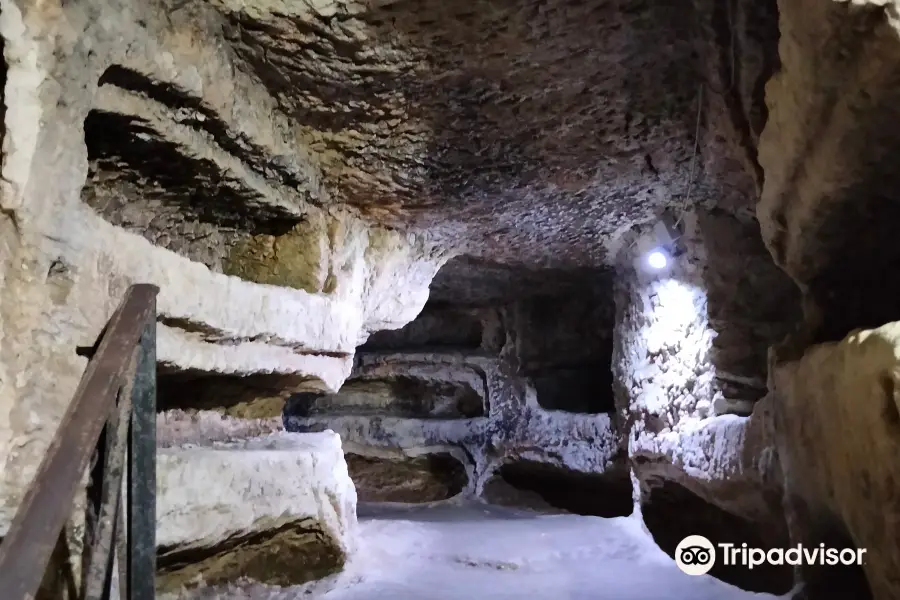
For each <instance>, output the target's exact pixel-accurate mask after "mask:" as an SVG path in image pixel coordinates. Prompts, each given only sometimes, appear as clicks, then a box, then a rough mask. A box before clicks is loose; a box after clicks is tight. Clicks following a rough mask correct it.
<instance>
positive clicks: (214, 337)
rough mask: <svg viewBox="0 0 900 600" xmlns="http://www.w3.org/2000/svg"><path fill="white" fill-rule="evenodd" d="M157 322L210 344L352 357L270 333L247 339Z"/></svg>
mask: <svg viewBox="0 0 900 600" xmlns="http://www.w3.org/2000/svg"><path fill="white" fill-rule="evenodd" d="M156 320H157V322H158V323H160V324H162V325H165V326H166V327H172V328H173V329H180V330H181V331H184V332H185V333H188V334H197V335H198V337H200V338H201V339H202V340H203V341H204V342H207V343H209V344H220V345H222V346H237V345H239V344H245V343H250V342H255V343H263V344H267V345H269V346H277V347H279V348H289V349H290V350H291V351H292V352H293V353H294V354H299V355H302V356H327V357H329V358H349V357H350V356H351V353H350V352H341V351H337V350H310V349H308V348H306V347H305V346H304V345H303V344H300V343H298V342H291V341H288V340H285V339H283V338H280V337H278V336H277V335H273V334H270V333H260V334H257V335H251V336H247V337H234V336H232V335H229V334H227V333H225V332H224V331H222V330H221V329H217V328H215V327H212V326H209V325H206V324H205V323H200V322H198V321H194V320H192V319H184V318H179V317H165V316H159V317H157V319H156Z"/></svg>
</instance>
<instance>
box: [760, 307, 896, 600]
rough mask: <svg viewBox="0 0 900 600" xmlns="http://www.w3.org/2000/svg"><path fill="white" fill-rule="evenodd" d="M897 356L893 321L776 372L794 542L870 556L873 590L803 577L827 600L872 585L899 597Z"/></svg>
mask: <svg viewBox="0 0 900 600" xmlns="http://www.w3.org/2000/svg"><path fill="white" fill-rule="evenodd" d="M898 349H900V324H898V323H889V324H887V325H884V326H882V327H879V328H877V329H873V330H858V331H855V332H853V333H851V334H850V335H848V336H847V337H846V338H844V339H843V340H841V341H840V342H832V343H827V344H822V345H818V346H815V347H813V348H810V349H809V350H808V351H807V352H806V354H805V355H804V356H803V358H801V359H800V360H797V361H793V362H788V363H784V364H781V365H779V366H778V367H777V368H776V370H775V372H774V373H773V380H774V384H775V400H776V403H775V404H774V406H775V409H776V411H775V417H776V423H777V428H776V430H775V431H776V432H777V442H778V452H779V455H780V457H781V463H782V466H783V468H784V481H785V486H786V488H787V489H786V492H787V493H786V496H785V497H786V498H787V506H786V508H787V509H788V518H789V523H790V524H791V530H792V531H791V533H792V535H793V536H794V538H795V540H796V542H800V543H803V544H804V545H809V546H813V545H818V544H820V543H825V544H826V545H827V546H829V547H852V548H865V549H866V550H867V552H866V563H865V566H864V568H865V573H866V575H867V577H868V586H867V585H866V584H865V582H860V581H858V580H853V579H852V578H851V579H849V580H848V578H847V577H846V576H845V574H843V573H841V572H840V571H839V570H835V569H831V568H820V569H818V570H816V569H807V570H805V573H804V575H805V579H806V582H807V584H808V585H810V586H811V587H812V589H813V592H814V593H816V592H817V593H818V594H820V595H821V597H827V596H826V595H825V594H829V593H833V592H834V590H845V593H846V594H850V595H854V596H856V597H864V595H865V593H866V592H867V590H866V588H867V587H869V588H870V589H871V592H872V594H873V597H874V598H877V599H882V598H885V599H886V598H896V597H897V595H898V594H900V579H898V576H897V573H898V568H900V552H898V548H897V538H898V534H900V529H898V522H900V521H898V510H897V509H898V505H897V498H898V495H900V489H898V485H900V461H898V458H897V457H898V451H900V394H898V392H897V389H898V388H897V386H898V374H900V363H898V360H900V359H898V357H900V350H898ZM842 575H844V576H843V577H842ZM811 597H819V596H811Z"/></svg>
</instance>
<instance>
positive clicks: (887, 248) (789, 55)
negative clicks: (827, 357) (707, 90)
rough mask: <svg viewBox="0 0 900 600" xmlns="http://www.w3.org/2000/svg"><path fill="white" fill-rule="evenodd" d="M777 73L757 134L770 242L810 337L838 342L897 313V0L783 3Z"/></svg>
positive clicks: (899, 87) (763, 220)
mask: <svg viewBox="0 0 900 600" xmlns="http://www.w3.org/2000/svg"><path fill="white" fill-rule="evenodd" d="M778 5H779V14H780V20H779V23H780V29H781V37H780V42H779V55H780V58H781V69H780V71H779V72H778V74H777V75H776V76H775V77H773V78H772V80H771V81H770V82H769V84H768V85H767V88H766V101H767V104H768V105H769V119H768V122H767V125H766V129H765V131H764V133H763V135H762V136H761V138H760V146H759V156H760V164H761V165H762V167H763V169H764V170H765V185H764V186H763V189H762V198H761V200H760V204H759V219H760V223H761V225H762V231H763V237H764V238H765V240H766V244H767V245H768V247H769V249H770V250H771V252H772V256H773V257H774V259H775V261H776V262H777V263H778V264H779V265H781V266H782V267H783V268H784V269H785V270H786V271H787V272H788V273H789V274H790V275H791V276H792V277H793V278H794V279H795V280H796V281H797V282H798V283H800V284H802V285H803V286H804V288H805V289H806V291H807V294H808V296H809V298H808V300H809V302H808V313H809V314H808V318H809V327H810V329H811V330H812V331H811V332H810V333H811V334H812V335H813V337H814V338H818V339H819V340H822V339H827V340H839V339H841V338H842V337H843V336H844V335H845V334H847V333H848V332H849V331H850V330H852V329H854V328H857V327H875V326H878V325H881V324H883V323H886V322H890V321H894V320H896V319H897V318H898V317H900V312H898V310H900V309H898V307H897V305H896V303H895V302H894V300H893V298H894V297H895V296H896V291H897V289H896V284H895V283H894V282H893V278H891V277H886V276H885V274H886V273H889V272H891V271H892V270H894V269H895V268H896V266H897V264H898V260H900V251H898V250H897V246H896V244H895V243H894V228H893V225H892V224H893V223H894V222H896V220H897V207H896V203H894V202H893V201H892V200H891V199H892V198H893V196H894V193H895V192H894V191H895V190H896V188H897V184H898V180H897V177H898V176H897V173H896V169H895V168H894V163H895V161H894V160H893V156H894V155H895V154H896V152H897V151H898V149H900V137H898V136H897V134H896V133H895V124H896V123H897V120H898V118H900V71H898V69H900V67H898V64H900V62H898V61H900V37H898V28H900V22H898V7H897V3H896V2H894V1H892V0H887V1H885V0H881V1H872V2H869V1H866V0H858V1H854V2H819V1H817V0H784V1H780V2H779V3H778Z"/></svg>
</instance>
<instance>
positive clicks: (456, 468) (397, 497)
mask: <svg viewBox="0 0 900 600" xmlns="http://www.w3.org/2000/svg"><path fill="white" fill-rule="evenodd" d="M345 457H346V459H347V469H348V470H349V472H350V479H352V480H353V483H354V484H355V485H356V493H357V496H358V498H359V500H360V501H361V502H405V503H425V502H438V501H441V500H448V499H450V498H452V497H454V496H456V495H458V494H459V493H460V492H462V491H463V490H464V489H465V488H466V485H468V475H467V474H466V468H465V466H464V465H463V464H462V463H461V462H460V461H459V460H458V459H456V458H454V457H453V456H452V455H450V454H449V453H446V452H442V453H436V454H426V455H424V456H416V457H403V458H380V457H373V456H363V455H360V454H353V453H347V454H346V455H345Z"/></svg>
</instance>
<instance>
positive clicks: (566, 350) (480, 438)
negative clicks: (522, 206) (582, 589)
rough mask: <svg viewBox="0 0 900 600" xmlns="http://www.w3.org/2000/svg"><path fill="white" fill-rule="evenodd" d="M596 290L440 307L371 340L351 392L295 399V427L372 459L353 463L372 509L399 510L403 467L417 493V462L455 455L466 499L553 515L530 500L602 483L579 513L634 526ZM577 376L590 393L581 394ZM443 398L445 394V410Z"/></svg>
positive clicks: (435, 475)
mask: <svg viewBox="0 0 900 600" xmlns="http://www.w3.org/2000/svg"><path fill="white" fill-rule="evenodd" d="M595 278H596V281H595V282H594V283H590V282H582V284H581V286H580V287H574V286H571V287H568V288H565V289H564V290H563V291H557V292H556V293H555V294H552V295H547V296H541V295H529V296H526V297H524V298H520V300H519V301H518V302H515V303H513V304H510V305H501V306H493V307H479V308H466V307H464V306H460V305H455V306H454V305H447V304H446V303H439V304H434V305H431V304H430V305H428V306H427V307H426V309H425V310H424V311H423V312H422V314H421V315H420V317H419V318H417V319H416V320H414V321H413V322H412V323H410V324H409V325H408V326H406V327H404V328H402V329H399V330H395V331H392V332H385V333H383V334H376V335H374V336H372V337H371V338H370V340H369V341H368V342H367V343H366V345H365V346H363V347H362V349H361V351H360V352H359V353H358V354H357V359H356V367H355V368H354V372H353V374H352V375H351V378H350V379H349V380H348V382H347V384H345V387H344V388H342V390H341V391H340V392H339V393H337V394H328V395H324V396H323V395H315V394H302V393H301V394H298V395H297V396H295V397H294V398H292V399H291V401H289V402H288V404H287V406H286V408H285V425H286V427H287V428H288V430H296V431H308V430H321V429H324V428H328V429H331V430H334V431H336V432H338V433H339V434H340V435H341V437H342V438H343V439H344V440H345V441H346V442H349V443H348V445H347V447H346V449H347V451H348V452H352V453H354V454H361V455H364V456H365V457H367V458H368V459H369V460H368V461H367V462H364V461H363V460H362V459H361V458H353V459H352V461H351V458H350V457H349V456H348V461H351V477H353V479H354V482H355V483H356V484H357V486H359V487H360V489H361V490H364V491H361V492H360V493H361V497H362V496H363V495H365V496H366V497H368V498H382V499H384V498H387V497H388V496H393V497H397V494H394V493H392V492H391V489H392V488H393V487H394V484H392V483H390V479H391V478H390V477H386V476H385V475H384V472H396V470H397V469H398V468H399V465H397V461H398V460H400V459H403V461H404V464H406V468H407V473H408V477H409V479H410V480H411V481H412V480H419V481H423V479H422V475H421V472H422V469H421V467H416V466H415V464H414V463H413V462H411V461H412V460H413V459H414V457H421V458H420V459H419V460H420V461H421V460H422V459H423V458H425V457H432V458H437V457H438V456H442V455H446V454H449V455H450V456H453V457H455V460H457V461H459V462H460V463H461V464H462V465H463V466H464V467H465V470H466V472H467V478H468V484H467V485H466V486H465V488H464V489H459V488H457V491H458V492H461V493H463V494H467V495H471V494H475V495H477V496H483V497H488V496H490V497H498V494H500V495H503V496H504V498H507V499H508V500H510V501H513V500H516V498H514V496H516V495H518V496H519V498H518V501H519V502H520V503H522V502H524V503H526V504H530V505H533V506H534V505H539V504H540V503H535V502H534V501H533V499H532V500H528V497H529V496H532V495H533V494H537V495H538V496H540V495H541V494H544V495H546V494H548V493H549V494H550V495H551V496H553V495H554V494H553V490H554V488H556V489H557V491H558V489H560V482H563V484H567V482H572V481H574V482H575V484H574V485H575V487H577V484H578V482H582V481H594V480H596V484H593V488H591V489H593V490H594V493H593V494H588V493H586V492H587V491H588V489H587V488H586V489H585V490H584V492H585V493H584V500H585V501H584V502H582V504H581V505H580V506H579V507H578V509H577V511H576V512H582V513H584V514H597V515H599V514H612V513H615V515H617V516H618V515H621V514H628V513H629V512H630V511H631V484H630V482H629V480H628V478H627V474H626V475H625V477H624V478H623V476H622V474H621V473H619V472H618V471H616V470H615V469H614V468H613V467H614V463H615V459H616V456H615V454H616V450H617V448H618V443H617V440H616V438H615V434H614V428H613V424H612V421H611V419H610V414H608V413H609V412H611V411H612V409H613V403H612V386H611V382H610V379H609V376H610V374H611V371H610V366H609V365H610V353H611V351H612V339H611V338H612V316H613V310H612V303H611V301H612V298H611V295H610V289H609V287H608V285H609V274H608V273H606V272H602V273H595ZM570 292H571V293H570ZM464 323H465V326H464V327H463V325H462V324H464ZM581 325H583V326H581ZM463 334H464V335H463ZM572 371H574V372H575V373H576V374H580V375H581V379H579V378H577V377H575V378H574V379H575V382H576V383H580V384H581V385H572V379H573V377H572ZM589 375H590V377H589ZM398 381H403V382H405V383H404V385H403V386H398V385H397V382H398ZM436 390H444V394H443V396H441V397H442V398H444V399H445V401H444V403H443V404H442V405H440V406H437V405H436V404H435V402H434V400H435V398H436V393H435V391H436ZM436 406H437V407H436ZM548 408H552V409H553V410H548ZM476 409H477V410H476ZM350 448H352V450H351V449H350ZM398 453H399V454H398ZM354 462H355V463H356V465H357V466H356V468H354V464H353V463H354ZM523 470H524V471H523ZM445 473H446V471H445V470H444V469H438V468H434V469H431V475H430V476H429V477H428V480H430V481H432V482H434V485H437V484H439V482H441V481H446V475H445ZM523 473H524V475H523ZM607 473H608V475H607ZM504 474H507V475H509V476H508V477H505V476H504ZM592 477H593V479H592ZM445 485H446V484H445ZM511 485H512V486H513V487H516V488H518V489H519V493H518V494H515V493H513V492H512V490H510V489H508V488H509V487H510V486H511ZM485 486H487V487H488V488H489V491H488V492H485ZM431 487H432V484H429V485H428V486H423V489H422V491H421V493H419V494H417V495H415V498H416V500H417V501H419V502H430V501H434V500H435V499H436V496H435V495H434V494H433V493H431V492H430V491H429V489H431ZM499 487H505V488H506V489H505V491H502V490H499V489H498V488H499ZM588 488H590V486H588ZM598 490H601V491H598ZM401 491H402V490H401ZM532 497H533V496H532ZM554 498H555V499H556V500H559V498H560V495H559V494H555V496H554ZM406 499H407V500H413V496H409V495H407V496H406ZM563 504H566V503H565V502H563ZM557 506H560V505H559V504H557ZM566 506H567V507H568V509H572V510H574V509H573V505H572V504H571V503H569V504H566ZM561 507H562V508H565V507H563V506H561ZM623 507H624V508H623Z"/></svg>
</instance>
